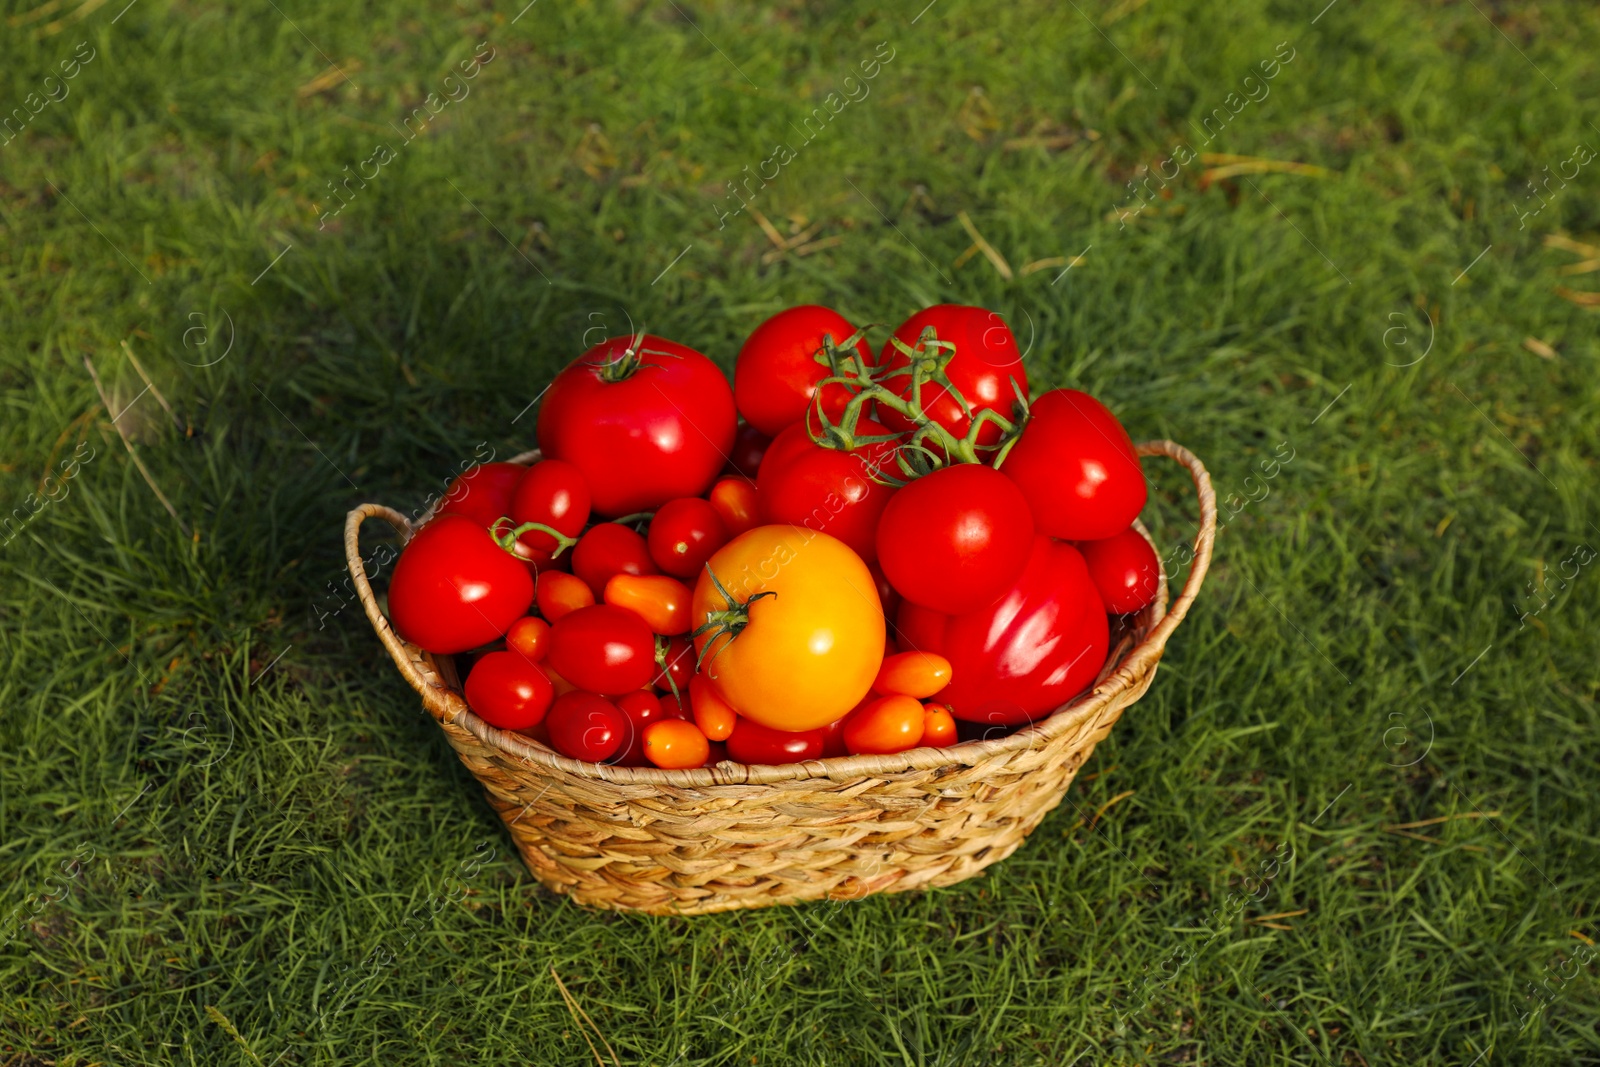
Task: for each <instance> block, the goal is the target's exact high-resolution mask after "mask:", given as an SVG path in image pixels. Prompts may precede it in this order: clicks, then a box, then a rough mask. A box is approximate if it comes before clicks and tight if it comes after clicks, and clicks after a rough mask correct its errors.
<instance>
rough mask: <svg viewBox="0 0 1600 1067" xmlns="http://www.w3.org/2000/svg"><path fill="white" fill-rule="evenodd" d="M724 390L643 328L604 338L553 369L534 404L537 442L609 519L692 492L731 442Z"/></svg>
mask: <svg viewBox="0 0 1600 1067" xmlns="http://www.w3.org/2000/svg"><path fill="white" fill-rule="evenodd" d="M737 421H738V419H737V416H736V415H735V414H734V409H733V390H732V389H730V388H729V387H728V379H727V378H725V377H723V374H722V371H721V370H720V369H718V367H717V365H716V364H715V363H713V362H711V361H710V360H709V359H707V358H706V357H705V356H703V355H701V354H700V353H699V352H696V351H695V350H694V349H692V348H689V347H687V346H685V345H680V344H678V343H677V342H675V341H668V340H666V339H665V338H661V337H655V336H652V335H650V334H645V335H643V336H642V337H613V338H611V339H610V340H608V341H602V342H601V343H600V344H598V345H596V346H595V347H593V348H591V349H590V350H589V351H587V352H585V353H584V354H583V355H581V356H579V357H578V359H577V360H576V361H575V362H573V364H572V365H571V366H569V367H568V368H567V369H566V370H564V371H562V372H561V373H560V374H558V375H556V380H555V382H554V384H552V385H551V386H550V392H549V394H548V395H547V396H546V397H545V398H544V403H543V405H542V406H541V407H540V408H539V431H538V432H539V447H540V449H542V450H543V451H544V454H545V457H546V458H548V459H560V460H565V461H566V462H568V463H571V464H572V465H573V466H575V467H577V468H578V470H579V471H581V472H582V473H583V476H584V479H585V480H586V481H587V482H588V483H589V491H590V494H591V498H592V500H593V504H594V510H595V511H597V512H599V513H600V514H601V515H607V516H613V517H615V516H618V515H627V514H631V513H633V512H638V511H648V510H650V509H652V508H654V507H656V505H658V504H663V503H665V502H666V501H668V500H671V499H672V498H673V497H678V496H700V495H702V494H703V493H705V491H706V490H707V489H709V488H711V483H712V482H713V481H715V480H716V477H717V473H718V472H719V471H721V470H722V465H723V464H724V463H725V462H726V458H727V455H728V450H729V449H730V448H732V447H733V435H734V429H735V425H736V423H737Z"/></svg>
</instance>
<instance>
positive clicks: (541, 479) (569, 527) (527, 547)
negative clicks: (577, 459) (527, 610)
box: [507, 459, 589, 569]
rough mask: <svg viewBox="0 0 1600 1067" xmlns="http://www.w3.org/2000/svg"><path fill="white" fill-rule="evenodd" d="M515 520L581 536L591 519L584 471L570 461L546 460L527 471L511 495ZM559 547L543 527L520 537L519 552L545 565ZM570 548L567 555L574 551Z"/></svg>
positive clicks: (512, 518) (572, 535)
mask: <svg viewBox="0 0 1600 1067" xmlns="http://www.w3.org/2000/svg"><path fill="white" fill-rule="evenodd" d="M507 514H508V515H509V516H510V517H511V520H512V522H513V523H516V524H519V525H520V524H521V523H524V522H538V523H543V524H544V525H546V526H548V527H550V528H551V529H553V530H559V531H561V532H562V533H563V534H566V535H567V536H568V537H577V536H578V534H580V533H581V532H583V528H584V526H585V525H587V524H588V522H589V486H588V483H586V482H585V481H584V480H583V475H582V473H580V472H579V470H578V468H577V467H574V466H573V465H572V464H570V463H563V462H562V461H561V460H559V459H546V460H541V461H539V462H538V463H535V464H534V465H533V466H531V467H529V468H527V470H526V471H524V472H523V475H522V477H521V479H519V480H518V482H517V486H516V489H515V490H514V491H513V492H512V494H511V510H510V511H509V512H507ZM555 550H556V541H555V538H553V537H551V536H550V535H549V534H547V533H544V532H542V531H540V530H529V531H528V532H527V533H525V534H523V535H522V536H521V537H519V538H518V539H517V555H518V556H520V557H522V558H523V559H525V560H527V561H528V562H529V563H531V564H533V565H534V566H535V567H536V568H540V569H542V568H544V567H546V566H548V565H549V564H550V557H551V554H552V553H553V552H555ZM570 552H571V549H570V548H569V549H568V550H567V552H566V553H562V555H563V556H565V555H567V553H570Z"/></svg>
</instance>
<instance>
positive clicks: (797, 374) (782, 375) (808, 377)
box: [733, 304, 872, 437]
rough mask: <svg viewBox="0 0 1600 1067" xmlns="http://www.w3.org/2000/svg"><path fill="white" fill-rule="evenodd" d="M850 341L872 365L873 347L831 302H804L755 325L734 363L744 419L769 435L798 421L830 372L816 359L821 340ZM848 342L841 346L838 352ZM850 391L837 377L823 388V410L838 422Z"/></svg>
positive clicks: (735, 386)
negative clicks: (836, 380) (822, 303)
mask: <svg viewBox="0 0 1600 1067" xmlns="http://www.w3.org/2000/svg"><path fill="white" fill-rule="evenodd" d="M852 340H853V341H854V351H855V353H856V354H857V356H858V357H859V358H860V360H861V363H862V366H864V367H871V366H872V349H871V348H870V347H868V345H867V343H866V341H865V340H863V339H861V338H860V337H858V336H857V334H856V328H855V327H854V326H852V325H850V320H849V319H847V318H845V317H844V316H843V315H841V314H839V313H838V312H837V311H834V310H832V309H830V308H825V307H819V306H818V305H816V304H803V305H801V306H800V307H792V308H789V309H788V310H787V311H780V312H778V313H777V314H776V315H774V316H772V318H770V319H768V320H767V321H766V322H763V323H762V324H761V325H760V326H757V327H756V328H755V332H754V333H752V334H751V335H750V337H749V339H748V340H746V341H745V343H744V347H743V348H741V349H739V358H738V360H737V361H736V362H735V363H734V367H733V399H734V402H735V403H736V404H737V405H738V407H739V414H741V415H743V416H744V419H745V421H746V422H748V423H749V424H750V425H752V426H754V427H756V428H757V429H759V430H760V431H761V432H762V433H764V434H767V435H768V436H769V437H775V436H777V435H778V433H779V432H780V431H782V430H783V429H784V428H785V427H787V426H790V425H792V424H794V423H796V422H799V421H801V420H802V419H804V418H805V416H806V410H807V409H808V408H810V406H811V399H812V397H813V396H814V395H815V394H816V391H817V383H818V382H820V381H822V379H824V378H826V377H827V376H828V374H829V373H830V372H829V367H828V363H827V360H826V359H823V360H822V361H821V362H818V360H817V354H818V353H819V352H821V351H822V350H823V346H824V344H832V345H834V346H836V347H838V346H843V345H845V344H846V342H850V341H852ZM849 351H850V349H849V348H842V349H840V353H841V355H843V354H848V353H849ZM850 396H851V391H850V390H849V389H848V388H847V387H846V386H844V385H842V384H840V383H837V382H835V383H834V384H832V385H829V386H826V387H825V388H824V389H823V390H822V410H823V412H824V413H825V414H827V416H828V418H829V421H831V422H838V421H839V415H840V414H841V413H842V412H843V411H844V408H845V405H846V404H848V403H849V402H850Z"/></svg>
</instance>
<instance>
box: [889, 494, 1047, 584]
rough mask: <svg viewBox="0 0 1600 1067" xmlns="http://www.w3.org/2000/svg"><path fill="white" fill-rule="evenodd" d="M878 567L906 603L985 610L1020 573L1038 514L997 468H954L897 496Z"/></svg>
mask: <svg viewBox="0 0 1600 1067" xmlns="http://www.w3.org/2000/svg"><path fill="white" fill-rule="evenodd" d="M877 544H878V564H879V566H881V567H882V568H883V573H884V575H885V576H886V577H887V578H888V579H889V584H890V585H892V586H894V587H895V589H896V590H897V591H898V592H899V593H900V595H901V596H903V597H905V598H906V599H907V600H910V601H912V602H913V603H917V604H921V605H922V606H923V607H925V608H933V609H934V610H935V611H942V612H944V613H946V614H947V615H954V614H956V613H958V612H962V611H970V610H971V609H973V608H979V607H982V606H983V605H985V604H988V603H990V602H991V601H993V600H994V599H995V597H998V596H999V595H1000V594H1001V593H1003V592H1005V590H1006V588H1007V587H1008V586H1010V585H1011V583H1012V582H1014V581H1015V580H1016V578H1017V575H1018V574H1021V573H1022V567H1023V564H1025V563H1026V562H1027V561H1028V550H1029V548H1030V547H1031V546H1032V544H1033V512H1032V511H1030V510H1029V509H1028V502H1027V500H1026V499H1024V498H1023V495H1022V490H1020V489H1018V488H1017V485H1016V483H1015V482H1013V481H1012V480H1011V479H1010V478H1007V477H1006V476H1005V475H1003V474H1001V473H1000V472H999V471H997V470H995V469H994V468H992V467H986V466H983V465H982V464H978V463H957V464H953V465H952V466H949V467H945V468H943V469H942V470H936V471H934V472H933V473H932V474H927V475H924V476H923V477H921V478H918V479H917V480H916V481H914V482H912V483H911V484H910V485H907V486H906V487H905V488H903V489H901V490H900V491H899V492H898V493H896V494H895V495H894V498H893V499H892V500H890V501H889V503H888V506H887V507H885V508H884V509H883V518H882V520H881V521H880V522H879V524H878V533H877Z"/></svg>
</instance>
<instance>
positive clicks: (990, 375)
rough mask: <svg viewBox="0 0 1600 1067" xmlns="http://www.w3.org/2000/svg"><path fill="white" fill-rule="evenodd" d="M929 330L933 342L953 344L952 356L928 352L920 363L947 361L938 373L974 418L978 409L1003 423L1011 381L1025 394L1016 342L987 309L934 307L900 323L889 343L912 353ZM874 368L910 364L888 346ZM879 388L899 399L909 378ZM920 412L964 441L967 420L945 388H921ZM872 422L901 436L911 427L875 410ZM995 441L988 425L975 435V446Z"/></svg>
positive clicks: (1009, 413) (994, 429) (1009, 411)
mask: <svg viewBox="0 0 1600 1067" xmlns="http://www.w3.org/2000/svg"><path fill="white" fill-rule="evenodd" d="M928 327H932V328H933V331H934V333H935V334H936V336H937V338H938V339H939V340H941V341H949V342H951V343H953V344H954V345H955V353H954V355H953V356H952V355H951V354H950V353H949V352H948V350H938V349H934V350H930V351H927V352H926V358H928V359H931V360H935V361H942V360H948V363H947V364H946V366H945V368H944V373H945V375H946V376H947V377H948V379H949V381H950V384H951V385H953V386H955V387H956V389H957V390H958V391H959V392H960V394H961V396H963V397H965V398H966V401H967V404H968V406H969V408H970V410H971V412H972V414H973V415H974V416H975V415H977V413H978V412H980V411H984V410H990V411H997V412H999V413H1000V414H1001V415H1004V416H1006V417H1007V418H1012V417H1013V409H1014V407H1015V405H1016V399H1017V398H1016V393H1015V391H1014V390H1013V389H1012V384H1011V383H1012V381H1013V380H1015V382H1016V384H1017V385H1018V386H1020V387H1021V389H1022V395H1023V396H1027V395H1028V372H1027V371H1026V370H1024V369H1023V367H1022V356H1021V354H1019V353H1018V352H1017V339H1016V338H1015V337H1013V336H1012V335H1011V327H1009V326H1007V325H1006V322H1005V320H1004V319H1002V318H1001V317H1000V316H999V315H998V314H997V313H996V312H993V311H990V310H988V309H987V308H979V307H966V306H963V305H959V304H938V305H936V306H934V307H930V308H924V309H923V310H921V311H919V312H917V313H916V314H915V315H913V316H911V317H910V318H909V319H907V320H906V321H905V322H903V323H901V324H900V328H899V329H897V330H895V332H894V337H895V340H898V341H900V342H901V343H902V344H904V345H906V346H907V347H908V348H915V347H916V346H917V343H918V341H919V340H920V339H921V337H922V332H923V330H925V329H927V328H928ZM879 365H880V366H883V367H885V368H895V367H907V366H910V365H911V360H910V359H909V358H908V357H907V356H906V355H905V353H903V352H901V351H900V350H899V349H898V348H896V347H895V345H894V341H888V342H885V344H884V346H883V351H882V353H880V355H879ZM884 384H886V385H888V386H889V388H891V389H894V390H895V391H897V392H898V393H900V395H901V396H902V397H904V396H909V395H910V392H911V375H909V374H902V375H899V376H897V377H893V378H889V379H888V380H887V381H886V382H885V383H884ZM922 410H923V413H924V414H926V415H927V416H928V417H929V418H931V419H933V420H934V421H935V422H937V423H939V424H940V425H941V426H943V427H944V428H945V429H947V430H949V431H950V432H951V433H953V434H955V435H956V436H957V437H965V436H966V434H967V431H968V430H969V429H971V427H972V419H971V418H969V417H968V415H967V412H966V411H964V410H962V406H961V402H960V401H959V400H957V399H956V397H955V396H953V395H952V394H951V393H950V391H949V390H948V389H946V388H945V387H944V386H943V385H940V384H938V383H937V382H934V383H930V384H926V385H924V386H923V387H922ZM878 418H879V419H880V420H881V421H882V422H883V423H884V425H886V426H888V427H889V428H890V429H891V430H895V431H898V432H905V431H907V430H911V429H913V428H914V427H913V425H912V423H911V422H910V421H908V420H907V419H906V418H905V417H904V416H902V415H900V414H898V413H896V412H893V411H888V410H885V409H883V408H879V409H878ZM999 439H1000V428H999V427H998V426H996V425H994V424H993V423H989V424H988V425H986V426H985V427H984V428H983V429H982V430H981V431H980V432H979V434H978V444H979V445H984V446H987V445H993V444H995V443H996V442H997V441H999Z"/></svg>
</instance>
